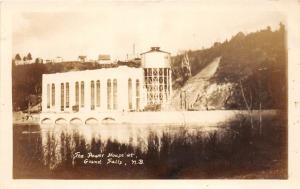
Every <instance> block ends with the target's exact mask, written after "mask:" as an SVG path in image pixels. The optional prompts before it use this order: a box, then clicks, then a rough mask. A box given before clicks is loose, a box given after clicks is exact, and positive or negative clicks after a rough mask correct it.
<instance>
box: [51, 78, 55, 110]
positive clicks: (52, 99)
mask: <svg viewBox="0 0 300 189" xmlns="http://www.w3.org/2000/svg"><path fill="white" fill-rule="evenodd" d="M51 97H52V98H51V105H52V107H53V106H55V84H54V83H52V93H51Z"/></svg>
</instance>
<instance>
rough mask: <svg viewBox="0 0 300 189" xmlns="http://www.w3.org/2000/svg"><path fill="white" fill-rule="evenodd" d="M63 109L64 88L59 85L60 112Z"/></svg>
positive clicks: (62, 85)
mask: <svg viewBox="0 0 300 189" xmlns="http://www.w3.org/2000/svg"><path fill="white" fill-rule="evenodd" d="M64 108H65V86H64V84H63V83H61V84H60V110H61V111H64Z"/></svg>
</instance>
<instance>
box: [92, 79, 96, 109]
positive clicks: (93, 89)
mask: <svg viewBox="0 0 300 189" xmlns="http://www.w3.org/2000/svg"><path fill="white" fill-rule="evenodd" d="M94 109H95V82H94V81H91V110H94Z"/></svg>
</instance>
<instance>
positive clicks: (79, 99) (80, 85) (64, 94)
mask: <svg viewBox="0 0 300 189" xmlns="http://www.w3.org/2000/svg"><path fill="white" fill-rule="evenodd" d="M84 85H85V83H84V81H81V82H78V81H76V82H75V105H76V106H78V107H79V106H80V107H81V108H83V107H84V106H85V102H84V95H85V93H84V91H85V90H84ZM135 87H136V90H135V97H136V99H135V100H136V103H135V105H136V109H137V110H139V109H140V96H141V94H140V81H139V79H136V80H135ZM90 90H91V93H90V95H91V101H90V102H91V110H95V107H100V106H101V83H100V80H97V81H94V80H92V81H90ZM132 90H133V83H132V79H130V78H129V79H128V108H129V109H130V110H132V109H133V91H132ZM55 103H56V102H55V84H54V83H52V84H47V108H48V109H49V108H50V107H54V106H55ZM60 107H61V108H60V109H61V111H64V109H65V108H69V107H70V85H69V82H66V83H61V84H60ZM107 109H108V110H112V109H113V110H116V109H118V82H117V79H113V80H112V79H108V80H107Z"/></svg>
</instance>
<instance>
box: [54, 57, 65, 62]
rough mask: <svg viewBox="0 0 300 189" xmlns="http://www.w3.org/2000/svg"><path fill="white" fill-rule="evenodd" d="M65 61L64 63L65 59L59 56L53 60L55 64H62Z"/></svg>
mask: <svg viewBox="0 0 300 189" xmlns="http://www.w3.org/2000/svg"><path fill="white" fill-rule="evenodd" d="M63 61H64V59H63V58H62V57H60V56H57V57H55V58H54V59H53V60H52V62H53V63H61V62H63Z"/></svg>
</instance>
